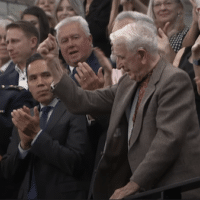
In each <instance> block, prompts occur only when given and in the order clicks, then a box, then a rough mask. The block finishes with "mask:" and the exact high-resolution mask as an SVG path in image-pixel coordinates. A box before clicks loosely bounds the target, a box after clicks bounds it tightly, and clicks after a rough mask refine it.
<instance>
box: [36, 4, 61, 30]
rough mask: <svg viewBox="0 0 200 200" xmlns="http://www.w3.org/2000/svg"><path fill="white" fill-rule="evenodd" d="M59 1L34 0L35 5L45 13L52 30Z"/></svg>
mask: <svg viewBox="0 0 200 200" xmlns="http://www.w3.org/2000/svg"><path fill="white" fill-rule="evenodd" d="M58 2H59V0H35V5H36V6H38V7H39V8H41V9H42V10H44V12H45V13H46V15H47V17H48V20H49V26H50V28H51V29H52V32H53V28H54V27H55V25H56V23H57V22H56V17H55V10H56V7H57V4H58Z"/></svg>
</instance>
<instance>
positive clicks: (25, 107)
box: [23, 106, 31, 115]
mask: <svg viewBox="0 0 200 200" xmlns="http://www.w3.org/2000/svg"><path fill="white" fill-rule="evenodd" d="M23 111H24V112H25V113H27V114H28V115H31V111H30V108H28V107H27V106H23Z"/></svg>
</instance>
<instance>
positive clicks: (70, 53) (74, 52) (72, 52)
mask: <svg viewBox="0 0 200 200" xmlns="http://www.w3.org/2000/svg"><path fill="white" fill-rule="evenodd" d="M76 53H78V51H71V52H69V55H74V54H76Z"/></svg>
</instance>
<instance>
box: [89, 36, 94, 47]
mask: <svg viewBox="0 0 200 200" xmlns="http://www.w3.org/2000/svg"><path fill="white" fill-rule="evenodd" d="M88 39H89V42H90V43H91V45H92V47H93V37H92V35H90V36H89V37H88Z"/></svg>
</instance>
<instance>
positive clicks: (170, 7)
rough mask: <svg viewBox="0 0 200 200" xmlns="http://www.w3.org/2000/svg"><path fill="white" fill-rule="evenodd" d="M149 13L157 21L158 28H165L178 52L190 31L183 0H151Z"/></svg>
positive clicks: (171, 43)
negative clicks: (186, 21)
mask: <svg viewBox="0 0 200 200" xmlns="http://www.w3.org/2000/svg"><path fill="white" fill-rule="evenodd" d="M147 15H148V16H149V17H151V18H152V19H153V20H154V21H155V23H156V26H157V28H161V29H162V30H164V32H165V33H166V35H167V36H168V38H169V42H170V45H171V47H172V49H173V50H174V52H175V53H177V52H178V51H179V50H180V49H181V47H182V42H183V39H184V37H185V36H186V34H187V32H188V31H189V27H187V26H186V25H185V23H184V6H183V3H182V2H181V0H150V2H149V7H148V11H147Z"/></svg>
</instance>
